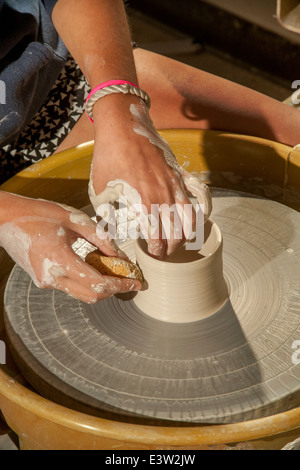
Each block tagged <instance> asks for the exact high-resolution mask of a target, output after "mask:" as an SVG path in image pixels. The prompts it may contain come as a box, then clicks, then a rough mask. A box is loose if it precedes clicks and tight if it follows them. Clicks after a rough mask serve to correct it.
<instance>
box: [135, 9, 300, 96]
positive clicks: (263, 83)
mask: <svg viewBox="0 0 300 470" xmlns="http://www.w3.org/2000/svg"><path fill="white" fill-rule="evenodd" d="M126 3H127V12H128V16H129V20H130V23H131V28H132V33H133V38H134V40H135V41H136V42H137V43H138V45H139V46H140V47H142V48H145V49H149V50H151V51H155V52H158V53H161V54H163V55H166V56H169V57H172V58H174V59H177V60H179V61H181V62H185V63H187V64H190V65H193V66H195V67H198V68H200V69H202V70H205V71H207V72H211V73H213V74H216V75H218V76H221V77H224V78H227V79H229V80H232V81H234V82H237V83H240V84H242V85H245V86H248V87H250V88H253V89H255V90H257V91H260V92H262V93H265V94H267V95H269V96H272V97H273V98H276V99H278V100H280V101H283V100H285V99H286V98H288V96H290V95H291V94H292V92H293V91H294V90H292V88H291V86H292V83H293V81H294V80H300V34H297V33H293V32H291V31H288V30H287V29H285V28H283V27H282V26H281V24H280V23H279V21H278V19H277V17H276V0H250V1H249V0H128V1H127V2H126Z"/></svg>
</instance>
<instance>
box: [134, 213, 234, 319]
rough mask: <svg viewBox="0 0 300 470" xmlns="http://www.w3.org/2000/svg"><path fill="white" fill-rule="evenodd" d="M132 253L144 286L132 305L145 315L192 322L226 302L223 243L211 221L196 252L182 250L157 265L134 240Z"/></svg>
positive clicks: (226, 290)
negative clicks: (133, 252) (140, 271)
mask: <svg viewBox="0 0 300 470" xmlns="http://www.w3.org/2000/svg"><path fill="white" fill-rule="evenodd" d="M135 251H136V262H137V264H138V265H139V266H140V268H141V270H142V272H143V275H144V278H145V280H146V283H145V287H144V289H143V290H142V291H140V292H138V294H137V295H136V296H135V297H134V303H135V304H136V306H137V307H138V308H139V309H140V310H142V312H144V313H146V314H147V315H150V316H151V317H153V318H156V319H158V320H162V321H166V322H174V323H187V322H194V321H198V320H201V319H203V318H206V317H208V316H210V315H212V314H214V313H216V312H217V311H218V310H219V309H220V308H221V307H222V305H223V304H224V303H225V301H226V300H227V299H228V296H229V294H228V286H227V283H226V281H225V279H224V276H223V260H222V251H223V239H222V234H221V231H220V229H219V227H218V226H217V225H216V223H214V222H213V221H211V220H208V221H207V222H206V224H205V227H204V243H203V245H202V248H201V249H200V250H199V251H193V250H187V249H186V248H185V247H184V246H183V247H181V248H179V249H178V250H177V251H176V252H175V253H174V254H173V255H171V256H170V257H169V258H167V259H166V260H164V261H161V260H158V259H155V258H153V257H151V256H150V255H149V254H148V253H147V244H146V241H145V240H143V239H139V240H136V242H135Z"/></svg>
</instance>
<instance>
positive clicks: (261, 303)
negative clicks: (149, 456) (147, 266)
mask: <svg viewBox="0 0 300 470" xmlns="http://www.w3.org/2000/svg"><path fill="white" fill-rule="evenodd" d="M212 195H213V204H214V209H213V213H212V219H213V220H214V221H215V222H216V223H217V224H218V226H219V227H220V229H221V231H222V233H223V238H224V254H223V260H224V275H225V278H226V280H227V282H228V285H229V290H230V297H229V299H228V301H227V302H226V304H225V305H224V307H222V308H221V309H220V310H219V311H218V312H217V313H215V314H214V315H212V316H210V317H208V318H205V319H203V320H201V321H198V322H192V323H184V324H178V323H176V324H175V323H167V322H161V321H159V320H156V319H154V318H151V317H149V316H148V315H146V314H144V313H143V312H141V311H139V310H138V308H137V307H136V305H135V304H134V303H133V301H132V300H131V299H128V298H127V299H124V298H118V297H112V298H109V299H107V300H104V301H102V302H100V303H99V304H97V305H95V306H91V305H87V304H83V303H81V302H79V301H77V300H75V299H73V298H70V297H69V296H67V295H66V294H63V293H61V292H59V291H51V290H40V289H38V288H37V287H36V286H35V285H34V284H33V283H32V282H31V280H30V278H29V277H28V276H27V274H26V273H24V271H23V270H22V269H21V268H19V267H18V266H16V267H15V268H14V269H13V271H12V273H11V276H10V279H9V281H8V283H7V288H6V295H5V310H6V313H5V323H6V331H7V334H8V337H9V339H10V343H11V346H12V349H13V351H14V357H15V359H16V361H17V363H18V364H19V366H20V368H21V370H22V372H23V374H24V375H25V377H27V378H28V380H29V381H30V382H31V383H32V385H33V386H34V387H35V388H36V389H37V390H38V391H39V392H40V393H42V394H43V395H46V396H47V397H49V398H51V399H52V400H54V401H57V402H59V403H62V404H64V405H66V406H71V407H74V408H76V409H79V410H82V411H87V412H91V413H93V414H96V415H101V414H102V413H104V412H112V413H117V414H118V419H120V416H123V417H124V419H126V417H128V416H130V417H132V418H134V417H135V418H136V419H139V418H140V417H142V418H149V419H158V420H168V421H170V422H174V421H179V422H194V423H230V422H237V421H243V420H249V419H254V418H260V417H263V416H267V415H270V414H273V413H277V412H282V411H285V410H287V409H291V408H292V407H294V406H296V405H298V404H299V401H300V364H297V363H294V362H295V360H294V361H293V358H294V359H295V354H294V353H295V349H293V346H294V345H295V342H297V341H299V340H300V287H299V286H300V214H299V213H298V212H295V211H293V210H292V209H289V208H288V207H286V206H283V205H280V204H278V203H276V202H273V201H270V200H265V199H261V198H256V197H252V196H248V195H244V194H242V193H237V192H232V191H231V192H228V191H223V190H214V191H212ZM77 249H78V250H79V252H81V253H84V251H85V250H86V249H88V247H87V244H86V243H84V242H82V243H81V244H78V245H77ZM122 249H123V250H124V251H126V252H127V254H128V255H129V256H130V257H132V258H134V252H133V243H132V242H131V241H129V242H125V243H124V244H123V245H122ZM298 347H299V346H298ZM293 354H294V355H293ZM299 356H300V354H299Z"/></svg>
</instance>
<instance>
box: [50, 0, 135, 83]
mask: <svg viewBox="0 0 300 470" xmlns="http://www.w3.org/2000/svg"><path fill="white" fill-rule="evenodd" d="M52 19H53V23H54V26H55V28H56V29H57V31H58V33H59V35H60V36H61V38H62V39H63V41H64V43H65V45H66V47H67V48H68V50H69V51H70V53H71V54H72V56H73V57H74V58H75V60H76V61H77V63H78V65H79V67H80V68H81V70H82V72H83V73H84V75H85V77H86V79H87V81H88V82H89V85H90V86H91V88H94V87H95V86H97V85H99V84H100V83H103V82H105V81H108V80H115V79H122V80H128V81H130V82H133V83H136V82H137V75H136V70H135V64H134V59H133V53H132V48H131V37H130V29H129V26H128V22H127V17H126V13H125V8H124V4H123V0H76V1H74V0H59V1H58V2H57V4H56V5H55V7H54V10H53V13H52Z"/></svg>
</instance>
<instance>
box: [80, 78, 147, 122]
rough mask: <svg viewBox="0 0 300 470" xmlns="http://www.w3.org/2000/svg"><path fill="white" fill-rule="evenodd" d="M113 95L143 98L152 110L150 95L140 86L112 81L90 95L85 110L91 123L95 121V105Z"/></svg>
mask: <svg viewBox="0 0 300 470" xmlns="http://www.w3.org/2000/svg"><path fill="white" fill-rule="evenodd" d="M111 93H123V94H127V93H130V94H131V95H135V96H138V97H139V98H141V99H142V100H143V101H144V102H145V103H146V105H147V106H148V108H150V105H151V101H150V97H149V95H148V94H147V93H146V92H145V91H144V90H142V89H141V88H139V87H138V86H136V85H134V84H133V83H130V82H125V81H123V80H111V81H110V82H106V83H103V84H102V85H99V86H97V87H96V88H94V89H93V90H92V91H91V92H90V94H89V95H88V97H87V99H86V102H85V109H86V112H87V115H88V118H89V119H90V121H91V122H94V121H93V107H94V104H95V103H96V102H97V101H98V100H100V99H101V98H103V97H104V96H106V95H110V94H111Z"/></svg>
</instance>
